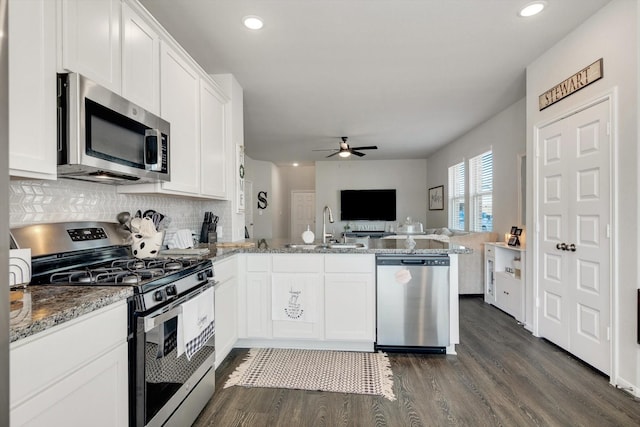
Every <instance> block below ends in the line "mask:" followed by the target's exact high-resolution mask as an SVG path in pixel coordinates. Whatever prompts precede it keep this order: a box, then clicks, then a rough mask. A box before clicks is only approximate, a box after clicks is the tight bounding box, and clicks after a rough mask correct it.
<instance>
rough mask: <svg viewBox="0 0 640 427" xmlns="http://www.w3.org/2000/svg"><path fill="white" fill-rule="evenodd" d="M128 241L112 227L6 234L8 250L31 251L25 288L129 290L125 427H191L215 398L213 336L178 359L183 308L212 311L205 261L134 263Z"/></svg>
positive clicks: (60, 226)
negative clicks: (205, 305) (201, 306)
mask: <svg viewBox="0 0 640 427" xmlns="http://www.w3.org/2000/svg"><path fill="white" fill-rule="evenodd" d="M128 237H129V233H128V232H127V231H124V230H123V229H122V228H121V226H120V225H119V224H115V223H108V222H70V223H53V224H37V225H31V226H26V227H22V228H14V229H12V230H11V240H12V242H11V244H12V247H14V248H31V257H32V280H31V284H32V285H49V286H55V285H69V284H73V285H78V286H92V285H96V286H131V287H132V289H133V293H134V295H133V297H132V298H131V299H130V300H129V301H128V304H129V321H128V325H129V334H128V337H129V338H128V339H129V382H130V383H129V390H130V425H132V426H136V427H138V426H160V425H191V424H192V422H193V421H194V420H195V418H196V417H197V416H198V414H199V413H200V411H201V410H202V408H203V407H204V406H205V405H206V403H207V401H208V400H209V399H210V398H211V396H212V395H213V392H214V387H215V369H214V361H215V346H214V339H215V335H214V331H215V329H214V328H211V327H210V328H208V329H207V331H206V333H204V332H203V334H202V335H201V336H199V337H198V338H200V342H199V345H198V347H197V350H196V351H195V353H194V352H193V349H191V351H190V352H184V351H183V350H184V344H183V343H182V341H183V340H184V336H183V335H184V333H183V329H181V328H182V327H183V324H182V322H183V318H184V316H185V315H186V313H185V307H191V305H192V304H193V303H194V302H195V301H197V300H196V299H197V298H205V299H206V302H209V298H210V303H211V304H213V289H212V288H213V285H214V281H213V266H212V263H211V260H208V259H197V258H163V257H159V258H148V259H138V258H134V257H131V253H130V247H129V246H128V245H127V238H128ZM189 309H190V310H191V308H189ZM212 317H213V316H212ZM212 320H213V319H212Z"/></svg>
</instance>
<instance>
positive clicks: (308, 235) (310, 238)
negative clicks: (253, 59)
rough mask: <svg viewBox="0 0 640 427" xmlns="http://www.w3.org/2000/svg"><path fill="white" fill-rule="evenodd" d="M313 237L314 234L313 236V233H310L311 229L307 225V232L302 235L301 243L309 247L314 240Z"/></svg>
mask: <svg viewBox="0 0 640 427" xmlns="http://www.w3.org/2000/svg"><path fill="white" fill-rule="evenodd" d="M315 237H316V236H315V234H313V231H311V228H310V227H309V225H307V231H305V232H304V233H302V241H303V242H305V243H306V244H307V245H309V244H311V243H313V239H315Z"/></svg>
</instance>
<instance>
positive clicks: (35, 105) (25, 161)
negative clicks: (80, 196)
mask: <svg viewBox="0 0 640 427" xmlns="http://www.w3.org/2000/svg"><path fill="white" fill-rule="evenodd" d="M55 6H56V5H55V2H52V1H49V0H38V1H21V0H11V1H10V3H9V173H10V175H11V176H18V177H25V178H40V179H56V163H57V161H56V148H57V144H56V56H55V52H56V25H55V17H56V8H55Z"/></svg>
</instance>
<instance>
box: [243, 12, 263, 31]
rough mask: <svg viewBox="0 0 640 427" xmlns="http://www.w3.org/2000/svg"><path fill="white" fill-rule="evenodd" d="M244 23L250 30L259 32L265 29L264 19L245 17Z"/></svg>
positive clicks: (251, 16) (253, 16) (252, 16)
mask: <svg viewBox="0 0 640 427" xmlns="http://www.w3.org/2000/svg"><path fill="white" fill-rule="evenodd" d="M242 23H243V24H244V26H245V27H247V28H248V29H250V30H259V29H260V28H262V27H264V22H263V21H262V18H260V17H259V16H255V15H248V16H245V17H244V18H242Z"/></svg>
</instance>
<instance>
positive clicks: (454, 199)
mask: <svg viewBox="0 0 640 427" xmlns="http://www.w3.org/2000/svg"><path fill="white" fill-rule="evenodd" d="M449 228H451V229H454V230H464V162H460V163H458V164H457V165H453V166H451V167H450V168H449Z"/></svg>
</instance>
